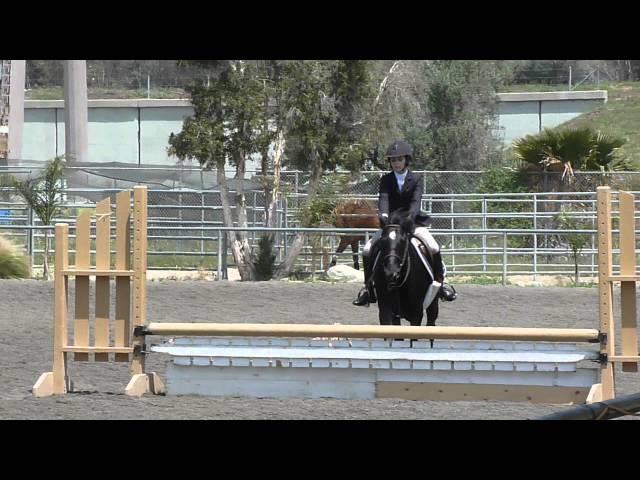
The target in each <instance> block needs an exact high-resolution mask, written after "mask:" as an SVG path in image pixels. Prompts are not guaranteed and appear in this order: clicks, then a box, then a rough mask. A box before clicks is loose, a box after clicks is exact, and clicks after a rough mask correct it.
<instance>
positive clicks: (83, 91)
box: [64, 60, 89, 163]
mask: <svg viewBox="0 0 640 480" xmlns="http://www.w3.org/2000/svg"><path fill="white" fill-rule="evenodd" d="M64 121H65V135H64V137H65V157H66V160H67V162H69V163H74V162H86V161H87V160H88V149H89V137H88V123H89V121H88V103H87V61H86V60H65V61H64Z"/></svg>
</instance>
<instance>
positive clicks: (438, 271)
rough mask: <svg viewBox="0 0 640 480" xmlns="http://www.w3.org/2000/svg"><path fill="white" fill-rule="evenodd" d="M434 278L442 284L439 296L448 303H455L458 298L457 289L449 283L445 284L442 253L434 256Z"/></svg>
mask: <svg viewBox="0 0 640 480" xmlns="http://www.w3.org/2000/svg"><path fill="white" fill-rule="evenodd" d="M433 276H434V277H435V280H436V281H438V282H440V283H442V286H441V287H440V292H438V296H439V297H440V298H441V299H442V300H444V301H446V302H453V301H454V300H455V299H456V298H458V293H457V292H456V289H455V288H453V287H452V286H451V285H449V284H448V283H445V282H444V263H443V261H442V255H441V254H440V252H438V253H436V254H434V255H433Z"/></svg>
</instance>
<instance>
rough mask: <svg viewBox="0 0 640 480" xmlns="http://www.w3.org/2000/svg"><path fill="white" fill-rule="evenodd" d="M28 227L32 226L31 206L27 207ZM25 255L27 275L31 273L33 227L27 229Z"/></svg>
mask: <svg viewBox="0 0 640 480" xmlns="http://www.w3.org/2000/svg"><path fill="white" fill-rule="evenodd" d="M28 215H29V227H33V208H31V207H29V214H28ZM27 257H28V259H29V275H30V276H32V275H33V228H29V229H28V230H27Z"/></svg>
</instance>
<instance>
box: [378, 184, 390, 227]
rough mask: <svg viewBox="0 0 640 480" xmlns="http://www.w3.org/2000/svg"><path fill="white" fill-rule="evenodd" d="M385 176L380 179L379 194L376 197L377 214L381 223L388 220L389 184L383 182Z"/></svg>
mask: <svg viewBox="0 0 640 480" xmlns="http://www.w3.org/2000/svg"><path fill="white" fill-rule="evenodd" d="M385 176H386V175H383V176H382V177H381V178H380V193H379V195H378V213H379V215H380V220H381V221H382V222H383V223H386V221H387V220H388V219H389V185H388V183H389V182H386V181H385Z"/></svg>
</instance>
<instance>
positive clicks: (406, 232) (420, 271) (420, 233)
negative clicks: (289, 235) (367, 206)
mask: <svg viewBox="0 0 640 480" xmlns="http://www.w3.org/2000/svg"><path fill="white" fill-rule="evenodd" d="M386 158H387V160H388V161H389V165H390V167H391V171H390V172H389V173H387V174H385V175H383V176H382V178H381V179H380V189H379V196H378V214H379V220H380V225H381V227H382V229H380V230H378V231H377V232H376V233H375V234H374V235H373V236H372V237H371V239H370V240H369V241H368V242H367V244H366V245H365V247H364V249H363V251H362V261H363V263H364V278H365V284H364V287H363V288H362V290H360V292H359V293H358V296H357V298H356V299H355V300H354V301H353V304H354V305H357V306H368V305H369V304H370V303H375V302H376V301H377V296H379V295H380V294H381V293H382V295H384V297H385V298H384V300H385V301H384V304H385V305H384V308H383V305H379V308H380V322H381V323H383V324H388V323H390V321H391V320H390V315H391V313H390V312H391V310H389V308H391V307H390V306H389V304H390V302H392V299H395V300H393V302H395V306H394V308H393V317H394V319H393V323H398V322H399V317H400V316H403V317H404V318H407V317H408V316H407V315H401V313H402V311H412V312H413V311H416V310H419V313H416V314H415V315H414V317H415V316H416V315H419V319H418V320H417V321H418V322H419V321H421V319H422V311H423V306H424V308H427V315H428V317H429V318H428V320H429V322H428V324H435V318H434V317H433V315H435V316H437V301H436V302H432V301H431V299H435V298H436V297H437V298H440V299H442V300H444V301H453V300H455V299H456V298H457V293H456V291H455V289H454V288H453V287H452V286H451V285H449V284H447V283H446V266H445V264H444V262H443V260H442V256H441V253H440V245H439V244H438V242H436V240H435V239H434V238H433V236H432V235H431V233H430V232H429V229H428V228H427V226H426V222H427V220H428V218H429V217H428V216H427V215H426V214H424V213H423V212H421V210H420V201H421V197H422V191H423V188H422V181H421V178H420V177H418V176H417V175H415V174H414V173H413V172H412V171H411V170H410V169H409V165H410V164H411V161H412V160H413V149H412V148H411V145H409V144H408V143H407V142H405V141H401V140H398V141H395V142H393V143H392V144H391V145H390V146H389V148H388V149H387V153H386ZM400 239H401V241H400ZM412 239H416V240H417V241H418V242H419V244H421V245H422V246H424V247H423V248H422V250H423V252H425V253H427V257H428V259H427V262H425V261H421V260H419V259H418V257H417V252H416V251H415V249H414V248H412V247H410V244H411V243H412ZM399 242H400V243H403V242H404V246H402V245H400V244H399ZM379 244H382V245H379ZM418 246H420V245H418ZM381 249H382V250H384V251H382V250H381ZM381 254H384V255H381ZM412 261H413V264H414V265H415V267H414V269H413V270H411V262H412ZM422 275H424V276H423V277H422V278H420V276H422ZM400 277H402V278H403V279H404V281H403V282H402V283H397V282H396V280H399V278H400ZM407 281H408V282H407ZM412 282H413V283H416V284H419V286H420V289H419V290H415V289H414V290H411V288H412V287H411V283H412ZM381 284H384V285H381ZM405 284H406V285H405ZM402 285H404V290H402V289H400V288H399V287H400V286H402ZM383 287H385V288H383ZM401 290H402V291H403V292H404V293H405V294H406V292H408V291H412V292H414V296H415V292H418V295H421V296H422V298H411V297H410V296H409V297H405V300H404V301H400V302H398V301H397V299H398V298H399V294H398V293H397V292H400V291H401ZM376 291H377V292H378V295H376ZM394 291H396V293H394V294H393V295H392V296H389V295H390V294H391V293H393V292H394ZM425 296H426V297H427V298H425V301H424V304H423V298H424V297H425ZM427 300H428V301H427ZM381 303H382V302H381ZM407 303H412V304H413V305H415V308H414V307H411V308H408V307H407V305H406V304H407ZM427 303H429V305H427ZM432 303H435V310H434V312H435V313H433V315H429V309H428V307H429V306H431V304H432ZM411 323H412V324H414V322H413V321H411ZM419 324H420V323H418V325H419Z"/></svg>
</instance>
